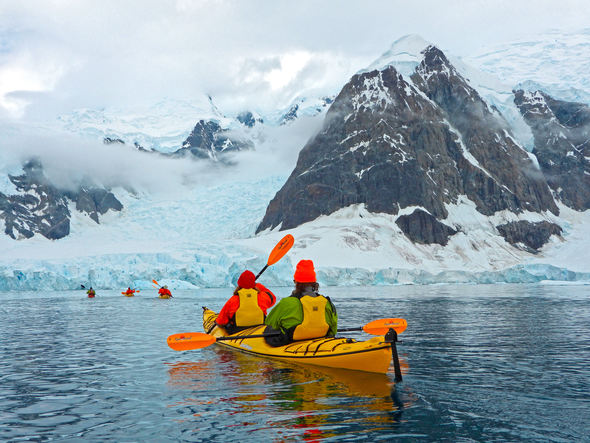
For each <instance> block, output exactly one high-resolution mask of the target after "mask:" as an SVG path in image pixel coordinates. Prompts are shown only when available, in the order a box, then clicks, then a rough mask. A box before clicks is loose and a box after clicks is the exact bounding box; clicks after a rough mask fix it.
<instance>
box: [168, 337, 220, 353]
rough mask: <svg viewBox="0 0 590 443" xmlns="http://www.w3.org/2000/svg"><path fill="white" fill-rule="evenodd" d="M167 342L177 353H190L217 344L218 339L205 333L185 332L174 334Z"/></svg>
mask: <svg viewBox="0 0 590 443" xmlns="http://www.w3.org/2000/svg"><path fill="white" fill-rule="evenodd" d="M166 341H167V343H168V346H170V347H171V348H172V349H174V350H175V351H190V350H191V349H200V348H206V347H207V346H210V345H212V344H213V343H215V342H216V341H217V339H216V338H215V337H213V336H212V335H209V334H205V333H204V332H184V333H180V334H173V335H171V336H169V337H168V339H167V340H166Z"/></svg>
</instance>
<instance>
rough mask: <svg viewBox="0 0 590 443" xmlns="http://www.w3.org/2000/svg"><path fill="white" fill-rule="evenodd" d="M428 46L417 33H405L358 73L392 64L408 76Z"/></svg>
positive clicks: (381, 68)
mask: <svg viewBox="0 0 590 443" xmlns="http://www.w3.org/2000/svg"><path fill="white" fill-rule="evenodd" d="M428 46H430V43H429V42H427V41H426V40H424V39H423V38H422V37H420V36H419V35H417V34H410V35H406V36H404V37H401V38H400V39H398V40H396V41H395V42H393V44H392V45H391V47H390V48H389V49H388V50H387V51H386V52H385V53H383V55H381V57H379V58H378V59H377V60H375V61H374V62H373V63H371V64H370V65H369V66H368V67H367V68H366V69H363V70H361V71H359V72H358V73H359V74H362V73H364V72H369V71H374V70H379V71H381V70H383V69H385V68H387V67H388V66H393V67H394V68H395V69H396V71H398V72H400V73H401V74H403V75H407V76H409V75H410V74H412V73H413V72H414V70H415V69H416V66H418V64H419V63H420V61H421V60H422V52H423V51H424V49H425V48H427V47H428Z"/></svg>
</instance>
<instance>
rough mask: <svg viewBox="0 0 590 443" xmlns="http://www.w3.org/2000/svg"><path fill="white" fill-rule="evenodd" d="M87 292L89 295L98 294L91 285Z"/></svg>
mask: <svg viewBox="0 0 590 443" xmlns="http://www.w3.org/2000/svg"><path fill="white" fill-rule="evenodd" d="M86 294H88V297H94V296H95V295H96V292H95V291H94V289H92V286H90V289H89V290H88V291H86Z"/></svg>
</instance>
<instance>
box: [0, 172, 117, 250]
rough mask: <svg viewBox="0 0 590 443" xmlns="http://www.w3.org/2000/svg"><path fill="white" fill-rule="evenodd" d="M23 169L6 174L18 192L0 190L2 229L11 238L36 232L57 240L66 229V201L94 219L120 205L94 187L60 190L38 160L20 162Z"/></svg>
mask: <svg viewBox="0 0 590 443" xmlns="http://www.w3.org/2000/svg"><path fill="white" fill-rule="evenodd" d="M23 171H24V173H23V174H22V175H18V176H9V179H10V181H11V182H12V183H13V184H14V185H15V187H16V189H17V191H18V194H15V195H5V194H3V193H0V219H3V220H4V226H5V227H4V232H5V234H7V235H9V236H10V237H12V238H13V239H20V238H31V237H33V236H34V235H35V234H37V233H39V234H41V235H43V236H44V237H46V238H48V239H51V240H57V239H60V238H63V237H65V236H67V235H68V234H69V233H70V217H71V214H70V210H69V208H68V206H69V203H70V202H75V203H76V209H77V210H78V211H81V212H86V213H87V214H88V215H89V216H90V218H92V219H93V220H94V221H95V222H97V223H98V222H99V218H98V215H99V214H105V213H106V212H107V211H108V210H115V211H120V210H121V209H122V208H123V205H122V204H121V202H119V200H117V199H116V197H115V196H114V195H113V194H112V193H111V192H109V191H107V190H104V189H98V188H81V189H80V190H79V191H78V192H71V191H61V190H59V189H57V188H56V187H55V186H53V185H52V184H51V183H49V181H48V180H47V178H46V177H45V175H44V174H43V168H42V166H41V164H40V163H39V162H38V161H29V162H27V163H26V164H25V165H24V166H23Z"/></svg>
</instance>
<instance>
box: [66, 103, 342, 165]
mask: <svg viewBox="0 0 590 443" xmlns="http://www.w3.org/2000/svg"><path fill="white" fill-rule="evenodd" d="M331 100H332V99H331V98H330V97H317V98H314V97H297V98H295V99H294V100H293V101H292V103H291V104H290V105H288V106H287V107H285V108H283V109H277V110H273V111H270V112H266V113H261V112H259V111H256V110H253V109H252V110H242V111H240V112H223V111H222V110H220V109H219V107H218V106H217V105H216V104H215V103H214V100H213V98H212V97H210V96H205V95H204V96H201V97H199V98H198V99H196V100H178V99H164V100H161V101H159V102H157V103H154V104H149V105H144V106H134V107H120V108H117V107H113V108H102V109H77V110H74V111H72V112H71V113H69V114H65V115H62V116H60V117H59V123H60V125H61V126H62V128H63V129H64V130H65V131H68V132H71V133H74V134H78V135H80V136H82V137H85V138H90V139H95V140H100V141H103V140H115V141H116V140H119V141H121V142H123V143H125V144H127V145H130V146H138V147H142V148H143V149H146V150H148V151H157V152H160V153H164V154H172V153H175V152H177V151H178V150H180V149H182V148H185V149H186V148H191V147H193V148H194V147H195V146H194V145H191V143H190V140H189V138H190V136H191V134H194V133H195V125H199V123H200V122H202V123H200V124H201V125H202V126H211V125H215V127H216V130H215V131H214V133H221V136H222V137H224V138H225V139H228V138H231V137H234V138H235V139H237V140H240V141H242V142H244V143H246V144H248V145H250V146H255V145H256V144H257V143H258V142H259V141H260V140H262V139H264V138H265V128H267V127H271V128H272V127H277V126H281V125H286V124H290V123H293V121H295V120H297V119H298V118H301V117H316V116H318V115H320V114H322V113H324V112H325V111H326V110H327V108H328V106H329V104H330V103H331ZM222 144H223V143H222Z"/></svg>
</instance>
